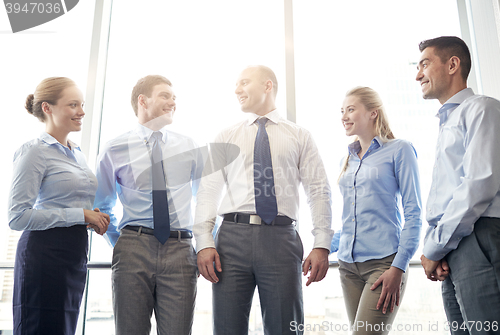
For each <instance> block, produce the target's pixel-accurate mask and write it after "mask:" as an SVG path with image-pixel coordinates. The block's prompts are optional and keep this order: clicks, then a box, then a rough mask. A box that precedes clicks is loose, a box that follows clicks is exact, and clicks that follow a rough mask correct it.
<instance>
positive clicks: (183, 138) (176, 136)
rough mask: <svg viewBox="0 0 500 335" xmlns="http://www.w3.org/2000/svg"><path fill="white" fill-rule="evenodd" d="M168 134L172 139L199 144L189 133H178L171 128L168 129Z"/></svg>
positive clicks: (194, 144)
mask: <svg viewBox="0 0 500 335" xmlns="http://www.w3.org/2000/svg"><path fill="white" fill-rule="evenodd" d="M167 134H168V135H167V136H169V138H171V139H175V140H177V141H180V142H184V143H186V144H188V145H192V146H197V145H196V142H195V141H194V140H193V139H192V138H191V137H189V136H187V135H184V134H181V133H178V132H175V131H171V130H168V131H167Z"/></svg>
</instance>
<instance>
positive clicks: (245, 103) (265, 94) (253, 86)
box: [234, 67, 272, 115]
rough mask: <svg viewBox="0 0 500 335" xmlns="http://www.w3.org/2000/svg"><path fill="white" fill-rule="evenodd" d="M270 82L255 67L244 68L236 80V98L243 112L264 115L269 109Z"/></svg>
mask: <svg viewBox="0 0 500 335" xmlns="http://www.w3.org/2000/svg"><path fill="white" fill-rule="evenodd" d="M271 91H272V82H271V81H270V80H264V79H263V78H262V76H261V75H260V73H259V70H258V69H256V68H252V67H250V68H247V69H245V70H244V71H243V72H242V73H241V74H240V77H239V78H238V81H237V82H236V90H235V91H234V93H236V98H237V99H238V102H239V103H240V105H241V110H242V111H243V112H245V113H255V114H258V115H264V114H266V113H268V112H270V111H271V109H269V108H270V107H269V98H270V96H271V95H272V93H271Z"/></svg>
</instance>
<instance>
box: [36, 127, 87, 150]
mask: <svg viewBox="0 0 500 335" xmlns="http://www.w3.org/2000/svg"><path fill="white" fill-rule="evenodd" d="M40 139H41V140H42V141H44V142H45V143H47V144H48V145H53V144H56V145H57V144H59V145H60V146H62V147H64V145H62V144H61V143H59V141H58V140H56V139H55V138H54V137H53V136H52V135H50V134H49V133H47V132H45V131H44V132H43V133H42V134H40ZM68 145H69V149H70V150H74V149H78V150H80V147H79V146H78V145H77V144H76V143H75V142H73V141H71V140H69V139H68Z"/></svg>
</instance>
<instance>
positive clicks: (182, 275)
mask: <svg viewBox="0 0 500 335" xmlns="http://www.w3.org/2000/svg"><path fill="white" fill-rule="evenodd" d="M171 86H172V84H171V83H170V81H169V80H168V79H166V78H164V77H162V76H147V77H144V78H142V79H140V80H139V81H138V82H137V84H136V86H135V87H134V89H133V91H132V101H131V102H132V106H133V108H134V112H135V113H136V115H137V118H138V121H139V124H138V125H137V127H136V128H135V129H134V130H132V131H129V132H127V133H125V134H123V135H121V136H119V137H117V138H115V139H114V140H112V141H110V142H109V143H107V144H106V146H105V147H104V149H103V151H102V153H101V154H100V157H99V160H98V165H97V173H96V175H97V179H98V183H99V186H98V190H97V194H96V199H95V204H99V208H100V209H101V211H103V212H105V213H108V214H110V217H111V223H110V227H109V230H108V232H107V234H106V236H107V238H108V239H109V242H110V243H111V244H112V245H113V246H114V250H113V262H112V282H113V308H114V315H115V327H116V334H117V335H118V334H131V335H138V334H143V335H146V334H149V333H150V330H151V322H150V319H151V315H152V312H153V310H154V312H155V317H156V323H157V328H158V333H159V334H175V335H178V334H191V326H192V323H193V312H194V301H195V296H196V283H197V275H198V272H197V265H196V254H195V253H194V249H193V246H192V243H191V239H192V233H191V228H192V226H193V217H192V213H191V200H192V197H193V195H194V194H195V193H196V190H197V185H198V181H199V178H200V176H201V173H202V170H203V160H202V158H201V157H200V155H199V152H200V151H199V150H197V146H196V145H195V143H194V142H193V140H191V139H190V138H188V137H186V136H183V135H180V134H176V133H174V132H171V131H169V130H167V126H168V125H169V124H170V123H172V118H173V114H174V112H175V109H176V104H175V95H174V93H173V91H172V87H171ZM155 155H156V156H155ZM158 155H159V156H158ZM152 162H153V163H152ZM158 167H159V170H158ZM155 169H156V170H155ZM155 171H157V172H158V171H159V177H158V174H155ZM162 172H163V173H162ZM157 178H161V182H160V184H163V185H159V186H161V187H158V183H157V182H156V181H155V179H156V180H157ZM153 184H154V187H153ZM157 192H159V193H160V194H161V193H162V192H163V201H164V202H163V204H162V205H161V206H157V205H156V204H155V201H157V202H158V201H160V200H161V199H160V200H157V199H158V198H157V196H156V194H158V193H157ZM165 193H166V196H165ZM117 196H118V197H119V198H120V202H121V204H122V206H123V217H122V219H121V221H120V222H119V223H118V222H117V219H116V217H115V215H114V214H113V212H112V210H113V208H114V207H115V204H116V200H117ZM159 212H161V213H162V215H160V216H158V215H157V213H159ZM159 217H160V218H161V219H159ZM169 230H170V232H169ZM159 231H163V232H164V234H163V233H162V234H158V233H159Z"/></svg>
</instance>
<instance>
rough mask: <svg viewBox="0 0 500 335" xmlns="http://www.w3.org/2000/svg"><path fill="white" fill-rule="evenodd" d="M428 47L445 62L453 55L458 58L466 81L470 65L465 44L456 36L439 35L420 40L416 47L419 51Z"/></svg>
mask: <svg viewBox="0 0 500 335" xmlns="http://www.w3.org/2000/svg"><path fill="white" fill-rule="evenodd" d="M428 47H433V48H434V52H435V53H436V55H437V56H438V57H439V58H440V59H441V62H442V63H445V62H447V61H448V59H450V58H451V57H453V56H456V57H458V58H459V59H460V67H461V69H462V70H461V73H460V74H461V75H462V78H463V80H465V81H467V78H468V77H469V73H470V69H471V66H472V62H471V57H470V52H469V48H468V47H467V44H465V42H464V41H463V40H462V39H461V38H458V37H456V36H441V37H437V38H433V39H429V40H425V41H422V42H420V44H419V45H418V48H419V49H420V52H422V51H424V50H425V49H426V48H428Z"/></svg>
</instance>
